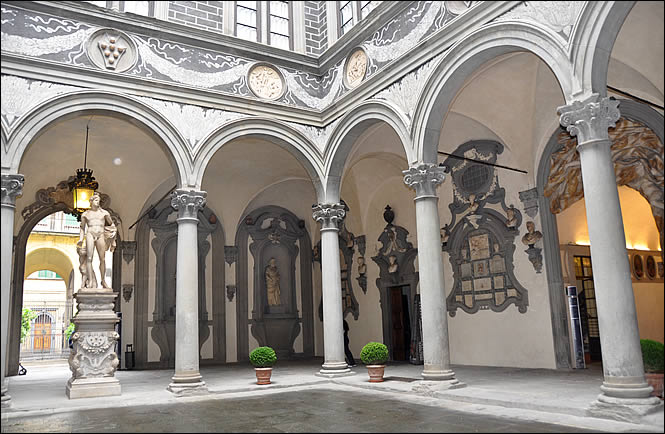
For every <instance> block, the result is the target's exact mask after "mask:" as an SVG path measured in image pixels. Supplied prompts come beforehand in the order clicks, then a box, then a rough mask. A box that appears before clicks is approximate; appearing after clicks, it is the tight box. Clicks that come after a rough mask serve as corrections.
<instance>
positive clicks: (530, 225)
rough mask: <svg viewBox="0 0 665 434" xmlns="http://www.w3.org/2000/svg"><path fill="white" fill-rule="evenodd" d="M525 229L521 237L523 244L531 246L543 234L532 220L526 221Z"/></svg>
mask: <svg viewBox="0 0 665 434" xmlns="http://www.w3.org/2000/svg"><path fill="white" fill-rule="evenodd" d="M526 230H527V231H528V232H527V233H526V234H524V236H523V237H522V243H524V245H525V246H529V247H533V245H534V244H536V243H537V242H538V241H540V239H541V238H543V234H542V233H541V232H540V231H537V230H536V224H535V223H534V222H532V221H528V222H526Z"/></svg>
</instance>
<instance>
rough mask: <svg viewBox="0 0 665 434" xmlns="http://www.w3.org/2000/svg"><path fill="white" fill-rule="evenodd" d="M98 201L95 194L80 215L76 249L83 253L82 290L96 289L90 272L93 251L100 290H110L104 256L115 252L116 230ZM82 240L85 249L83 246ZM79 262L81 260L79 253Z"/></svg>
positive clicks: (107, 213)
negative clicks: (87, 207)
mask: <svg viewBox="0 0 665 434" xmlns="http://www.w3.org/2000/svg"><path fill="white" fill-rule="evenodd" d="M100 201H101V196H100V194H99V193H97V192H95V193H94V194H93V195H92V197H91V198H90V209H89V210H87V211H85V212H84V213H83V214H82V215H81V231H80V235H79V241H78V242H77V243H76V247H77V248H81V252H83V251H85V262H86V267H85V271H86V272H85V276H84V282H83V287H84V288H97V278H96V277H95V273H94V271H93V270H92V257H93V255H94V253H95V249H96V250H97V255H98V256H99V273H100V277H101V279H100V280H101V284H102V288H107V289H108V288H110V287H109V286H108V284H107V283H106V280H105V277H106V260H105V259H106V258H105V254H106V251H107V250H110V251H111V252H113V250H115V236H116V234H117V229H116V227H115V224H113V220H111V214H110V213H109V212H108V211H106V210H105V209H103V208H101V207H100V205H99V203H100ZM84 239H85V247H84V244H83V241H84ZM79 260H81V256H80V253H79Z"/></svg>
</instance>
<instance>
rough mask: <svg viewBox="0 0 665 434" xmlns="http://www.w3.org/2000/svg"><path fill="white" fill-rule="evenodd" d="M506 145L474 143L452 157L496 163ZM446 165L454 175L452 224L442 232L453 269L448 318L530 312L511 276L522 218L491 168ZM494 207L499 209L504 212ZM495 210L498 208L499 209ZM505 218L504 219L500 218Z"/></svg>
mask: <svg viewBox="0 0 665 434" xmlns="http://www.w3.org/2000/svg"><path fill="white" fill-rule="evenodd" d="M501 152H503V145H501V144H500V143H498V142H494V141H474V142H468V143H465V144H464V145H461V146H460V147H459V148H457V150H456V151H455V152H454V153H453V155H457V156H464V157H466V158H470V159H474V160H479V161H485V162H487V163H492V164H493V163H495V162H496V159H497V155H498V154H500V153H501ZM444 165H445V166H447V167H448V168H449V169H450V171H451V177H452V180H453V194H454V200H453V202H452V203H451V204H450V205H449V208H450V211H451V214H452V220H451V222H450V223H448V224H447V225H446V226H444V228H442V245H443V249H444V251H447V252H448V254H449V257H450V263H451V265H452V267H453V274H454V283H453V290H452V291H451V292H450V294H449V295H448V297H447V299H446V303H447V306H448V313H449V314H450V316H455V314H456V312H457V309H458V308H459V309H462V310H464V311H465V312H468V313H474V312H477V311H478V310H480V309H491V310H493V311H496V312H500V311H503V310H505V309H506V308H507V307H508V306H510V305H511V304H515V305H516V306H517V307H518V309H519V311H520V312H521V313H525V312H526V308H527V306H528V296H527V290H526V289H525V288H524V287H522V285H520V283H519V282H518V281H517V279H516V278H515V275H514V273H513V254H514V252H515V244H514V241H515V237H516V236H517V235H518V234H519V227H520V225H521V223H522V214H521V213H520V211H519V210H518V209H517V208H515V207H514V206H513V205H510V206H507V205H506V203H505V190H504V189H503V188H501V187H500V186H499V178H498V176H497V175H496V174H495V172H494V168H493V167H492V166H490V165H484V164H479V163H474V162H471V161H468V160H462V159H459V158H455V157H453V156H451V157H449V158H448V159H446V161H445V162H444ZM490 204H497V205H499V207H500V210H497V209H493V208H492V207H490V206H489V205H490ZM499 207H496V208H499ZM501 211H503V212H505V215H504V214H502V213H501Z"/></svg>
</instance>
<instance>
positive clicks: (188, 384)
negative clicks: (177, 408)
mask: <svg viewBox="0 0 665 434" xmlns="http://www.w3.org/2000/svg"><path fill="white" fill-rule="evenodd" d="M166 390H168V391H169V392H171V393H173V394H174V395H175V396H192V395H206V394H208V386H206V383H205V381H203V377H201V374H200V373H198V372H196V373H193V374H176V375H174V376H173V377H171V383H170V384H169V386H168V387H167V388H166Z"/></svg>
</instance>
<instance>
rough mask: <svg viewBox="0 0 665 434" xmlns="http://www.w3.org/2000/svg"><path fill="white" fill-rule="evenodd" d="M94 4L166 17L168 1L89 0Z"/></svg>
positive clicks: (147, 15) (122, 10) (139, 13)
mask: <svg viewBox="0 0 665 434" xmlns="http://www.w3.org/2000/svg"><path fill="white" fill-rule="evenodd" d="M88 3H92V4H93V5H97V6H99V7H103V8H107V9H115V10H117V11H120V12H131V13H133V14H137V15H143V16H146V17H155V18H159V19H162V20H165V19H166V16H167V10H168V2H163V1H88Z"/></svg>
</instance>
